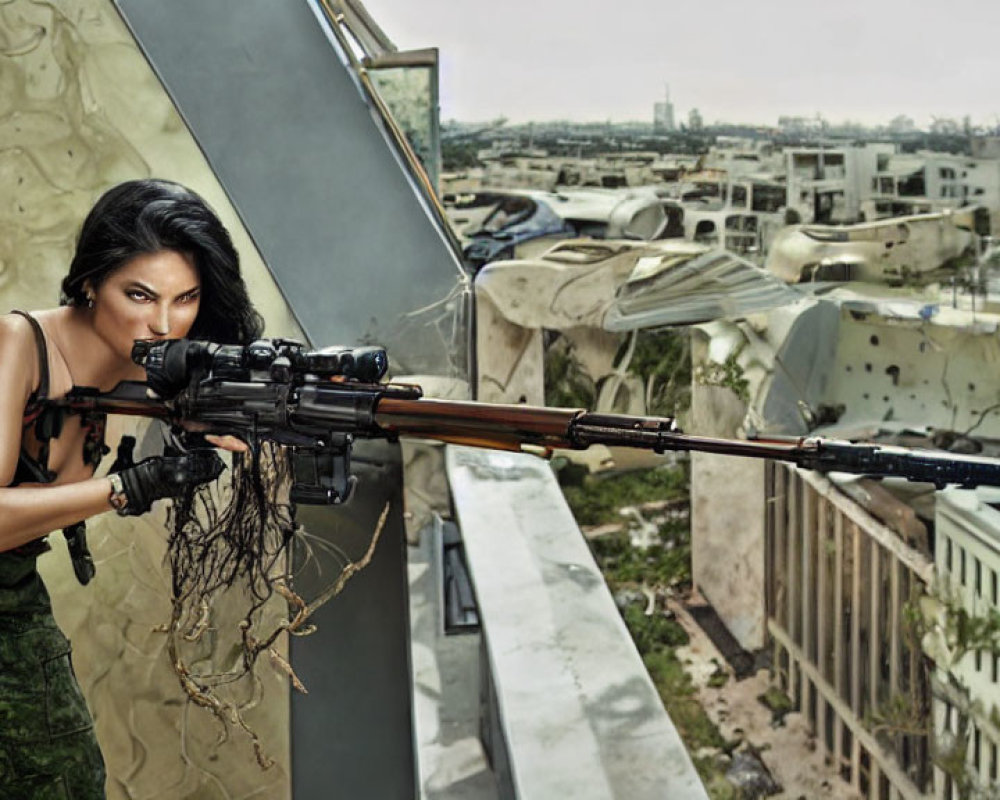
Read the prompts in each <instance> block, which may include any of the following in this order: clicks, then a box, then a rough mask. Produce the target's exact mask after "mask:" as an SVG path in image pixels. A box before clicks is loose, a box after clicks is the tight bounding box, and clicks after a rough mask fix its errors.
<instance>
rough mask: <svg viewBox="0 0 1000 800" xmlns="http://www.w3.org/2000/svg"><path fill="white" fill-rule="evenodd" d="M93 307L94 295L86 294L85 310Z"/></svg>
mask: <svg viewBox="0 0 1000 800" xmlns="http://www.w3.org/2000/svg"><path fill="white" fill-rule="evenodd" d="M93 307H94V295H92V294H88V295H87V308H93Z"/></svg>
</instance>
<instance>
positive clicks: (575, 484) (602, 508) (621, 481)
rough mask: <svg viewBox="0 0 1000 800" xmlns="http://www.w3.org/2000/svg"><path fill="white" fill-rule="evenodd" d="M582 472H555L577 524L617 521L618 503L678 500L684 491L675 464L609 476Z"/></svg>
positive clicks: (682, 478) (682, 477)
mask: <svg viewBox="0 0 1000 800" xmlns="http://www.w3.org/2000/svg"><path fill="white" fill-rule="evenodd" d="M585 473H586V470H585V469H582V470H581V469H573V468H569V469H563V470H561V471H560V473H559V479H560V483H562V485H563V487H562V488H563V493H564V494H565V495H566V501H567V502H568V503H569V507H570V508H571V509H573V515H574V516H575V517H576V521H577V522H578V523H579V524H580V525H601V524H603V523H606V522H621V521H622V518H621V517H620V516H619V515H618V509H619V508H621V507H622V506H634V505H639V504H640V503H646V502H649V501H654V500H674V499H679V498H683V497H685V496H686V495H687V491H688V489H687V485H688V479H687V475H686V474H685V472H684V470H683V469H681V468H679V467H658V468H656V469H652V470H649V471H644V472H629V473H626V474H624V475H614V476H611V477H604V476H601V475H587V474H585Z"/></svg>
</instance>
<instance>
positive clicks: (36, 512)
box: [0, 180, 263, 800]
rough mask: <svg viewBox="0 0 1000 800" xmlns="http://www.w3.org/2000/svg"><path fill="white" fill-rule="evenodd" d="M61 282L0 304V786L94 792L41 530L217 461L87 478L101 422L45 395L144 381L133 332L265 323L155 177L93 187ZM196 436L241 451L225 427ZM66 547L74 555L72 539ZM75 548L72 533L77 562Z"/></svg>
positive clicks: (95, 758)
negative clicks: (13, 308) (33, 299)
mask: <svg viewBox="0 0 1000 800" xmlns="http://www.w3.org/2000/svg"><path fill="white" fill-rule="evenodd" d="M62 290H63V301H62V306H61V307H59V308H54V309H49V310H45V311H39V312H37V313H34V314H31V315H28V314H25V313H23V312H20V311H17V312H13V313H10V314H8V315H6V316H0V387H2V392H0V487H3V488H0V797H43V796H44V797H49V796H52V797H57V796H58V797H69V798H74V800H76V799H78V798H102V797H104V796H105V795H104V778H105V771H104V761H103V758H102V756H101V752H100V749H99V747H98V744H97V741H96V739H95V737H94V732H93V723H92V720H91V717H90V714H89V712H88V710H87V707H86V704H85V703H84V700H83V696H82V694H81V692H80V689H79V686H78V685H77V682H76V679H75V677H74V675H73V672H72V667H71V665H70V658H69V653H70V646H69V642H68V641H67V640H66V638H65V636H63V634H62V632H61V631H60V630H59V628H58V627H57V626H56V623H55V620H54V619H53V616H52V607H51V604H50V602H49V596H48V593H47V592H46V589H45V587H44V585H43V584H42V581H41V578H40V577H39V574H38V572H37V570H36V559H37V557H38V556H39V555H40V554H41V553H43V552H45V551H46V550H48V549H49V546H48V545H47V544H46V542H45V538H44V537H45V535H46V534H47V533H49V532H50V531H52V530H55V529H57V528H68V529H70V526H74V525H75V524H76V523H78V522H79V521H80V520H84V519H86V518H88V517H91V516H93V515H95V514H100V513H102V512H105V511H109V510H112V509H115V510H117V511H118V513H120V514H124V515H137V514H143V513H145V512H147V511H149V509H150V507H151V505H152V503H153V501H155V500H157V499H160V498H164V497H170V496H179V495H181V494H183V493H184V492H185V491H187V490H189V489H190V488H191V487H192V486H194V485H198V484H201V483H204V482H207V481H209V480H211V479H213V478H215V477H216V476H217V475H218V473H219V470H220V469H221V462H219V459H218V457H217V456H216V455H215V454H214V452H213V451H202V452H201V454H200V455H199V456H198V457H192V456H184V457H167V456H157V457H153V458H150V459H146V460H145V461H143V462H141V463H139V464H137V465H134V466H129V467H126V468H123V469H121V470H119V471H117V472H116V473H115V474H114V475H112V476H111V477H108V478H95V477H93V476H94V470H95V467H96V466H97V463H98V461H99V460H100V458H101V455H102V453H103V452H105V451H106V450H107V448H106V447H105V445H104V441H103V432H104V420H103V419H102V418H100V417H98V416H95V415H79V414H68V413H66V412H65V411H64V410H63V409H61V408H57V407H55V406H54V405H53V403H52V401H53V400H55V399H57V398H60V397H62V396H64V395H65V394H66V393H67V392H68V391H69V390H70V389H71V388H72V387H74V386H93V387H98V388H99V389H101V390H108V389H111V388H112V387H113V386H114V385H115V384H117V383H118V382H119V381H121V380H143V379H144V377H145V375H144V372H143V369H142V368H141V367H138V366H136V365H135V364H133V363H132V360H131V358H130V354H131V350H132V344H133V341H134V340H136V339H146V340H157V339H167V338H181V337H187V336H190V337H191V338H199V339H208V340H211V341H215V342H224V343H230V344H241V343H247V342H249V341H251V340H253V339H255V338H257V337H259V336H260V334H261V330H262V327H263V324H262V320H261V318H260V316H259V315H258V314H257V312H256V311H255V310H254V308H253V306H252V305H251V303H250V301H249V299H248V297H247V292H246V288H245V285H244V282H243V279H242V277H241V275H240V269H239V256H238V255H237V253H236V251H235V249H234V248H233V245H232V242H231V240H230V238H229V234H228V233H227V232H226V230H225V228H224V227H223V226H222V223H221V222H220V221H219V219H218V218H217V217H216V215H215V214H214V213H213V212H212V210H211V209H210V208H209V207H208V205H207V204H206V203H205V202H204V200H202V199H201V198H200V197H199V196H198V195H196V194H194V193H193V192H191V191H189V190H188V189H186V188H184V187H183V186H179V185H178V184H174V183H169V182H166V181H159V180H141V181H130V182H128V183H123V184H121V185H119V186H116V187H114V188H112V189H111V190H110V191H108V192H107V193H106V194H104V195H103V196H102V197H101V198H100V200H98V202H97V204H96V205H95V206H94V208H93V209H92V210H91V212H90V214H89V215H88V216H87V218H86V220H85V222H84V224H83V228H82V230H81V233H80V237H79V240H78V243H77V249H76V254H75V256H74V258H73V261H72V264H71V265H70V270H69V274H68V275H67V276H66V278H65V279H64V281H63V284H62ZM206 438H208V439H209V441H210V442H211V444H213V445H216V446H218V447H223V448H225V449H229V450H242V449H244V445H243V444H242V443H241V442H239V440H236V439H233V438H231V437H206ZM206 453H207V455H206ZM77 530H79V528H77ZM76 535H77V534H76V533H73V532H72V529H70V537H74V536H76ZM70 544H71V548H70V549H71V552H73V550H74V548H73V545H74V544H78V543H76V542H74V541H73V540H72V539H70ZM86 557H87V556H86V552H85V545H84V549H83V554H81V553H80V552H79V550H77V552H76V554H75V555H74V559H77V558H80V559H85V558H86ZM74 566H75V567H77V568H78V569H77V573H78V575H80V572H81V570H80V567H81V565H80V564H76V563H75V564H74ZM82 567H83V573H84V574H83V575H82V576H81V580H85V579H86V578H87V577H89V576H88V575H87V565H86V564H84V565H82ZM91 569H92V567H91Z"/></svg>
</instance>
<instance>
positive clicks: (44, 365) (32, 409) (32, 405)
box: [11, 308, 49, 425]
mask: <svg viewBox="0 0 1000 800" xmlns="http://www.w3.org/2000/svg"><path fill="white" fill-rule="evenodd" d="M11 313H12V314H18V315H20V316H22V317H24V318H25V319H26V320H28V322H29V323H31V329H32V331H34V334H35V347H36V349H37V350H38V388H37V389H35V390H34V391H33V392H32V393H31V395H30V396H29V397H28V405H27V406H26V407H25V409H24V416H25V425H27V424H28V423H29V422H32V421H34V418H35V417H36V416H38V414H39V413H40V411H41V409H42V407H43V404H44V402H45V401H46V400H47V399H48V397H49V347H48V345H47V344H46V342H45V332H44V331H43V330H42V326H41V324H40V323H39V322H38V320H37V319H35V318H34V317H33V316H31V314H29V313H28V312H27V311H20V310H18V309H16V308H15V309H14V310H13V311H12V312H11ZM29 416H30V417H31V419H28V417H29Z"/></svg>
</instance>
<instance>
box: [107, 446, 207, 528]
mask: <svg viewBox="0 0 1000 800" xmlns="http://www.w3.org/2000/svg"><path fill="white" fill-rule="evenodd" d="M225 468H226V465H225V464H224V463H223V461H222V459H221V458H219V454H218V453H216V452H215V450H192V451H191V452H189V453H185V454H184V455H180V456H152V457H151V458H146V459H143V460H142V461H140V462H139V463H138V464H136V465H135V466H134V467H129V468H128V469H123V470H122V471H121V472H119V473H118V476H119V477H120V478H121V481H122V490H123V492H124V494H125V497H126V499H127V501H128V502H127V504H126V505H125V507H124V508H123V509H121V510H119V512H118V513H119V514H122V515H123V516H129V517H135V516H138V515H139V514H145V513H146V512H147V511H149V509H150V508H151V507H152V505H153V501H154V500H160V499H162V498H164V497H180V496H181V495H182V494H184V491H185V490H186V489H187V488H188V487H191V486H198V485H200V484H202V483H208V482H210V481H214V480H215V479H216V478H218V477H219V476H220V475H221V474H222V470H224V469H225Z"/></svg>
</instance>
